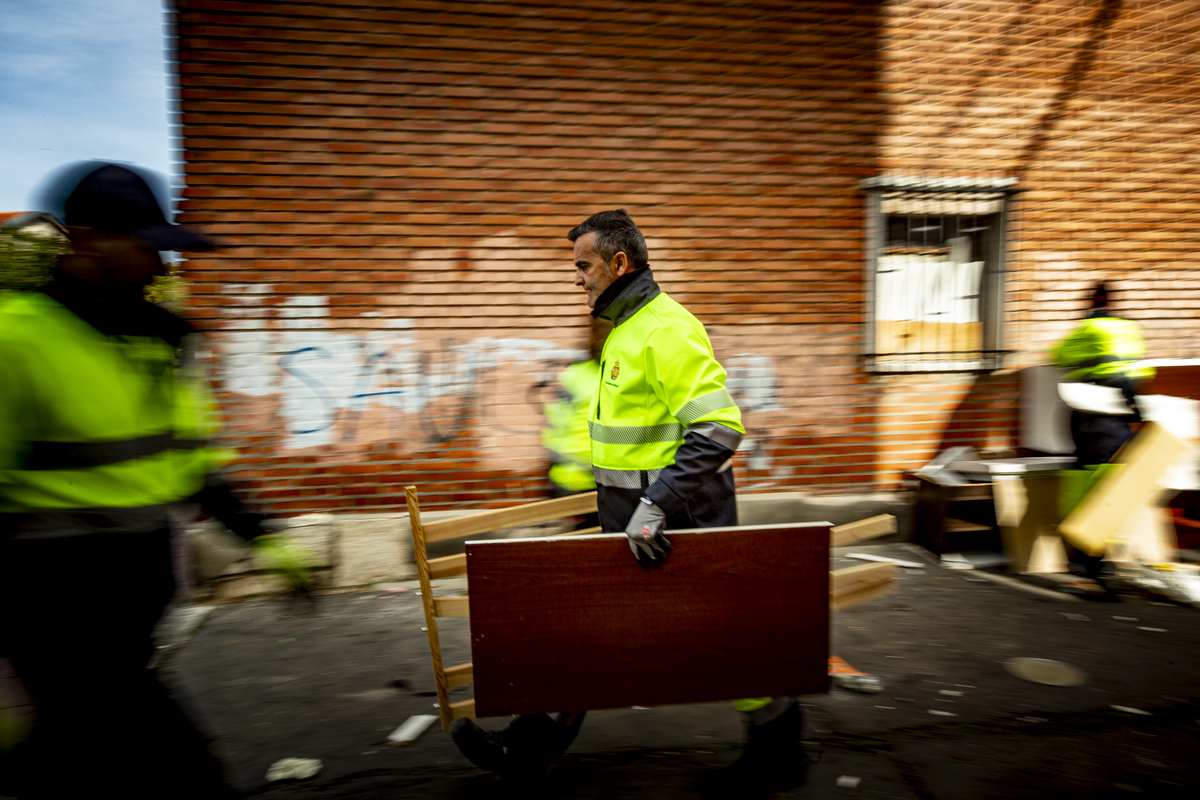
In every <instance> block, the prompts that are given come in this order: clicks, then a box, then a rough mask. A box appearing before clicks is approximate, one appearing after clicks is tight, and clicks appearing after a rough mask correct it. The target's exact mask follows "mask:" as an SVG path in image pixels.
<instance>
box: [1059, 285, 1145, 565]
mask: <svg viewBox="0 0 1200 800" xmlns="http://www.w3.org/2000/svg"><path fill="white" fill-rule="evenodd" d="M1112 295H1113V292H1112V290H1111V289H1110V287H1109V286H1108V284H1107V283H1105V282H1103V281H1102V282H1100V283H1098V284H1096V286H1095V287H1094V288H1093V290H1092V297H1091V311H1090V312H1089V314H1088V316H1087V317H1086V318H1085V319H1084V320H1083V321H1082V322H1080V323H1079V325H1078V326H1077V327H1076V328H1075V330H1074V331H1072V332H1071V334H1070V335H1069V336H1067V338H1065V339H1063V340H1062V341H1061V342H1059V344H1058V345H1057V346H1056V347H1055V348H1054V351H1053V353H1052V357H1053V360H1054V363H1055V365H1056V366H1058V367H1060V368H1062V369H1065V370H1068V372H1067V374H1066V375H1065V376H1064V377H1063V381H1065V382H1081V383H1092V384H1097V385H1100V386H1108V387H1111V388H1114V389H1119V390H1120V391H1121V397H1122V398H1123V400H1124V406H1125V409H1124V410H1127V412H1128V413H1123V414H1113V413H1097V412H1095V411H1092V410H1087V409H1084V408H1072V409H1071V439H1072V440H1073V441H1074V443H1075V468H1074V469H1073V470H1066V471H1064V472H1063V480H1062V490H1061V495H1060V498H1059V502H1060V510H1061V512H1062V513H1063V514H1064V515H1065V514H1066V513H1068V512H1069V511H1070V510H1071V509H1072V508H1074V507H1075V505H1077V504H1078V502H1079V501H1080V500H1081V499H1082V498H1083V497H1084V496H1085V495H1086V494H1087V492H1088V491H1090V489H1091V487H1092V486H1094V485H1095V484H1096V482H1097V481H1098V480H1099V479H1100V478H1101V477H1102V476H1103V474H1104V471H1105V469H1106V467H1105V466H1104V465H1106V464H1109V463H1110V462H1111V461H1112V460H1113V457H1114V456H1116V454H1117V451H1118V450H1120V449H1121V446H1122V445H1124V444H1125V443H1126V442H1127V441H1129V440H1130V439H1131V438H1132V437H1133V433H1134V431H1133V427H1132V425H1133V423H1135V422H1141V421H1142V416H1141V411H1140V409H1139V408H1138V404H1137V393H1138V386H1139V384H1140V383H1141V382H1142V381H1144V380H1146V379H1149V378H1151V377H1153V376H1154V369H1153V368H1152V367H1142V366H1138V364H1137V362H1139V361H1141V360H1142V359H1144V358H1145V357H1146V342H1145V339H1144V338H1143V336H1142V328H1141V326H1140V325H1138V323H1136V322H1134V321H1133V320H1130V319H1122V318H1121V317H1118V316H1116V315H1114V314H1113V313H1112V310H1111V305H1112V299H1113V298H1112ZM1068 554H1069V556H1070V558H1071V561H1072V562H1074V563H1075V564H1077V565H1078V567H1079V568H1081V569H1082V571H1083V573H1084V574H1085V575H1086V576H1087V577H1089V578H1093V579H1095V578H1100V577H1101V575H1102V573H1103V557H1102V556H1091V555H1088V554H1086V553H1083V552H1081V551H1079V550H1077V549H1076V548H1074V547H1068Z"/></svg>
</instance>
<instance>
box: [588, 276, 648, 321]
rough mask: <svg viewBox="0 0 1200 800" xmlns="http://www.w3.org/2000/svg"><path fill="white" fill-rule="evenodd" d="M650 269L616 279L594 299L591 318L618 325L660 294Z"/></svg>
mask: <svg viewBox="0 0 1200 800" xmlns="http://www.w3.org/2000/svg"><path fill="white" fill-rule="evenodd" d="M661 291H662V290H661V289H659V288H658V284H657V283H656V282H655V280H654V273H653V272H651V271H650V268H649V267H647V268H646V269H640V270H638V271H637V272H631V273H629V274H626V275H622V276H621V277H619V278H617V279H616V280H615V281H613V282H612V284H611V285H610V286H609V287H608V288H607V289H605V290H604V291H603V292H602V293H601V294H600V297H598V298H597V299H596V308H595V310H593V311H592V316H593V317H596V318H597V319H606V320H609V321H610V322H612V324H613V325H614V326H615V325H620V324H621V323H622V322H624V321H625V320H627V319H629V318H630V317H632V316H633V315H634V314H636V313H637V312H638V311H640V310H641V309H642V307H643V306H644V305H646V304H647V303H649V302H650V301H651V300H653V299H654V298H656V297H658V295H659V294H660V293H661Z"/></svg>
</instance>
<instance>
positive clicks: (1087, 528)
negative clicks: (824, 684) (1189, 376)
mask: <svg viewBox="0 0 1200 800" xmlns="http://www.w3.org/2000/svg"><path fill="white" fill-rule="evenodd" d="M1186 451H1187V445H1186V444H1185V443H1184V442H1183V441H1181V440H1180V439H1179V438H1178V437H1176V436H1175V435H1173V434H1172V433H1171V432H1170V431H1168V430H1167V429H1166V428H1164V427H1163V426H1161V425H1159V424H1157V423H1154V422H1147V423H1146V424H1145V425H1143V426H1142V429H1141V430H1140V431H1138V433H1137V435H1136V436H1134V437H1133V439H1131V440H1130V441H1129V442H1127V443H1126V444H1125V446H1124V447H1123V448H1121V451H1120V452H1119V453H1117V456H1116V457H1115V458H1114V459H1113V461H1115V462H1117V463H1120V464H1121V465H1122V466H1121V467H1120V468H1119V469H1114V470H1113V471H1112V472H1111V473H1109V474H1108V475H1106V476H1105V477H1103V478H1101V479H1100V481H1099V482H1098V483H1097V484H1096V486H1095V487H1093V488H1092V490H1091V491H1090V492H1088V495H1087V496H1086V497H1085V498H1083V500H1082V501H1081V502H1080V503H1079V505H1078V506H1076V507H1075V509H1074V510H1073V511H1072V512H1071V513H1070V514H1069V515H1068V516H1067V518H1066V519H1064V520H1063V521H1062V524H1061V525H1059V531H1060V532H1061V533H1062V535H1063V536H1064V537H1065V538H1066V539H1067V540H1068V541H1069V542H1070V543H1071V544H1073V545H1075V546H1076V547H1078V548H1079V549H1080V550H1082V551H1084V552H1085V553H1087V554H1089V555H1093V556H1099V555H1103V554H1104V552H1105V550H1106V548H1107V547H1108V542H1109V540H1111V539H1114V538H1118V539H1126V540H1128V538H1129V537H1140V536H1145V535H1157V534H1154V533H1153V531H1151V532H1146V531H1145V530H1144V528H1143V527H1141V526H1139V527H1138V529H1137V530H1134V531H1129V530H1127V529H1126V530H1124V531H1123V528H1124V526H1125V524H1126V521H1127V520H1128V519H1129V518H1130V515H1131V514H1132V513H1133V512H1134V510H1135V509H1138V508H1140V507H1142V506H1145V505H1147V504H1150V505H1157V503H1158V500H1159V498H1160V496H1161V495H1162V493H1163V490H1162V488H1161V486H1160V480H1161V479H1162V477H1163V476H1164V474H1165V473H1166V472H1167V470H1168V469H1169V468H1170V467H1171V465H1172V464H1174V463H1175V462H1176V461H1177V460H1178V459H1179V458H1180V457H1181V456H1183V455H1184V453H1185V452H1186ZM1118 534H1121V535H1120V536H1118Z"/></svg>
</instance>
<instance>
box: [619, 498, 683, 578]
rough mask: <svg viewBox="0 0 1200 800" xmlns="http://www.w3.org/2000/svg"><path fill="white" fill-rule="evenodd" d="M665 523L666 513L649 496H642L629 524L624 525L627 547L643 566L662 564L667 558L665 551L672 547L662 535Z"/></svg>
mask: <svg viewBox="0 0 1200 800" xmlns="http://www.w3.org/2000/svg"><path fill="white" fill-rule="evenodd" d="M666 524H667V515H666V513H665V512H663V510H662V509H661V508H659V507H658V506H656V505H654V502H653V501H652V500H650V498H648V497H643V498H642V499H641V501H640V502H639V503H638V506H637V509H636V510H635V511H634V512H633V517H632V518H631V519H630V520H629V525H627V526H626V527H625V535H626V536H628V537H629V549H630V550H632V551H633V557H634V558H636V559H637V562H638V563H639V564H641V565H642V566H643V567H649V566H651V565H654V566H658V565H659V564H662V563H663V562H664V561H666V560H667V553H669V552H671V550H673V549H674V547H673V546H672V545H671V543H670V542H668V541H667V537H666V536H664V535H663V527H664V526H665V525H666Z"/></svg>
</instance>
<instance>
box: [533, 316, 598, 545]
mask: <svg viewBox="0 0 1200 800" xmlns="http://www.w3.org/2000/svg"><path fill="white" fill-rule="evenodd" d="M610 330H612V325H611V323H609V322H608V321H606V320H599V319H594V318H593V319H592V320H591V326H590V331H589V335H588V359H587V360H586V361H578V362H576V363H574V364H572V365H570V366H569V367H567V368H566V369H564V370H563V371H562V372H560V373H559V374H558V377H557V379H556V383H557V384H558V393H557V394H558V396H557V397H556V398H555V399H554V400H551V401H550V402H548V403H546V406H545V409H544V412H543V413H544V414H545V417H546V423H547V424H546V427H545V428H543V429H542V444H543V445H544V446H545V447H546V449H548V450H549V451H550V452H552V453H553V454H554V463H553V464H552V465H551V466H550V471H549V478H550V487H551V491H552V492H553V493H554V496H555V497H567V496H569V495H573V494H579V493H581V492H590V491H594V490H595V488H596V479H595V476H594V475H593V474H592V440H591V439H590V438H589V437H588V407H589V406H590V404H591V401H592V397H593V396H594V395H595V393H596V385H597V384H598V383H599V381H600V354H601V353H602V352H603V350H604V341H605V339H607V338H608V332H609V331H610ZM599 524H600V523H599V519H598V517H597V515H596V514H588V515H587V516H586V517H584V518H583V519H582V521H580V523H579V524H578V525H577V529H583V528H594V527H596V526H597V525H599Z"/></svg>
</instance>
